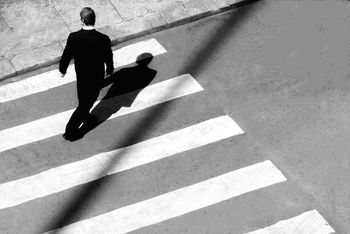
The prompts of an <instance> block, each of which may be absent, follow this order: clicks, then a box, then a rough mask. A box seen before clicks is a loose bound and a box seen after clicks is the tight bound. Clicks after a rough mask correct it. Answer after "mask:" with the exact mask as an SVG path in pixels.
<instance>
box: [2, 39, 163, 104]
mask: <svg viewBox="0 0 350 234" xmlns="http://www.w3.org/2000/svg"><path fill="white" fill-rule="evenodd" d="M166 52H167V51H166V49H164V47H163V46H162V45H161V44H159V42H158V41H157V40H156V39H154V38H152V39H149V40H146V41H141V42H138V43H135V44H132V45H128V46H125V47H123V48H121V49H119V50H115V51H113V61H114V67H115V68H118V67H121V66H125V65H128V64H131V63H134V62H135V61H136V58H137V56H139V55H140V54H142V53H151V54H152V55H153V56H156V55H161V54H164V53H166ZM74 81H75V72H74V65H70V66H69V67H68V69H67V74H66V76H65V77H64V78H62V77H60V74H59V71H58V70H57V69H56V70H52V71H49V72H45V73H42V74H39V75H35V76H32V77H29V78H27V79H24V80H21V81H18V82H14V83H9V84H6V85H3V86H0V103H1V102H2V103H3V102H8V101H11V100H15V99H18V98H21V97H25V96H28V95H31V94H35V93H38V92H43V91H45V90H48V89H52V88H55V87H58V86H61V85H64V84H68V83H71V82H74Z"/></svg>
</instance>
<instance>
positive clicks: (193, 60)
mask: <svg viewBox="0 0 350 234" xmlns="http://www.w3.org/2000/svg"><path fill="white" fill-rule="evenodd" d="M257 1H259V0H246V1H244V2H243V3H241V4H240V8H237V9H235V10H233V11H232V12H230V15H229V16H230V17H229V20H227V21H225V22H224V24H222V25H221V26H220V27H218V28H217V29H216V31H214V32H213V34H212V35H213V37H212V38H210V39H209V40H208V41H207V43H204V44H203V45H202V48H201V49H200V51H199V52H198V53H196V54H194V55H193V56H191V57H190V59H189V61H187V62H186V63H187V64H188V65H187V66H186V67H184V68H183V69H182V70H181V72H180V74H184V73H190V74H191V75H197V74H198V72H199V71H200V70H201V68H202V67H203V66H205V65H206V62H207V61H208V58H209V57H210V56H211V55H212V54H213V53H214V51H215V50H216V49H217V47H218V45H219V44H220V43H223V41H224V40H225V39H226V38H228V36H231V37H232V36H234V33H232V32H235V33H238V31H236V30H234V29H235V25H238V24H240V23H243V22H244V20H245V19H246V18H247V17H248V13H253V11H255V10H257V9H258V6H261V5H259V4H257V3H255V2H257ZM181 85H182V84H178V85H177V86H178V87H180V86H181ZM175 89H176V87H175ZM170 92H171V91H170ZM171 107H172V102H165V103H163V104H162V105H159V106H156V107H155V108H153V111H152V112H151V113H150V114H148V115H146V116H144V117H143V118H142V119H140V120H139V121H138V122H136V123H135V124H134V127H133V128H131V129H129V130H128V131H127V132H124V133H123V135H124V136H125V137H124V138H123V139H122V140H121V142H116V144H117V145H124V146H128V145H132V144H135V143H137V142H139V141H141V140H142V139H143V136H144V135H145V133H147V132H149V131H152V130H153V128H154V127H155V126H156V124H157V123H158V122H159V121H161V119H162V118H163V116H164V115H165V114H166V113H167V112H168V111H171ZM127 150H128V149H127V148H123V151H121V152H119V153H118V156H116V157H114V158H113V159H112V160H111V162H110V164H109V167H108V168H106V169H105V171H101V172H100V174H99V175H100V176H99V177H101V178H100V179H99V180H96V181H93V182H90V183H88V184H87V185H86V186H84V188H83V189H81V190H80V191H79V193H77V194H76V196H75V198H73V199H72V200H70V201H67V202H66V204H64V205H63V207H62V209H61V210H59V211H58V214H57V215H56V216H55V219H53V220H51V222H49V223H48V224H46V225H45V226H44V230H43V231H44V232H46V231H49V230H53V229H57V228H60V227H63V226H66V225H68V224H71V223H74V222H77V221H79V220H80V216H82V215H83V212H85V211H86V210H87V209H89V205H90V203H93V202H96V201H98V199H99V196H101V195H102V194H103V192H104V189H106V188H107V186H108V183H107V182H106V181H108V179H107V178H106V174H108V172H109V171H110V170H111V169H112V168H113V167H114V166H115V165H116V164H118V162H119V159H120V157H122V156H123V155H125V152H126V151H127ZM145 157H147V155H145ZM56 233H60V231H59V230H58V231H56Z"/></svg>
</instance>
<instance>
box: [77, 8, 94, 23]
mask: <svg viewBox="0 0 350 234" xmlns="http://www.w3.org/2000/svg"><path fill="white" fill-rule="evenodd" d="M80 19H81V21H82V22H83V23H84V24H85V25H88V26H89V25H91V26H94V25H95V19H96V15H95V12H94V10H93V9H91V8H90V7H84V8H83V9H82V10H81V11H80Z"/></svg>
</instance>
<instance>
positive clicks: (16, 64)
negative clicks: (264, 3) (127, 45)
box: [0, 0, 241, 85]
mask: <svg viewBox="0 0 350 234" xmlns="http://www.w3.org/2000/svg"><path fill="white" fill-rule="evenodd" d="M240 1H241V0H215V1H210V0H205V1H199V0H181V1H168V0H160V1H159V0H83V1H82V0H62V1H61V0H50V1H49V0H15V1H12V0H11V1H9V0H1V1H0V85H1V81H2V80H5V79H8V78H10V77H14V76H15V75H19V74H23V73H25V72H28V71H32V70H35V69H38V68H42V67H46V66H49V65H52V64H55V63H57V61H58V59H59V57H60V56H61V54H62V51H63V48H64V46H65V43H66V39H67V37H68V34H69V33H70V32H73V31H76V30H78V29H80V27H81V23H80V18H79V12H80V10H81V8H82V7H85V6H90V7H92V8H93V9H94V10H95V11H96V14H97V22H96V28H97V29H98V30H99V31H101V32H103V33H106V34H107V35H108V36H109V37H110V39H111V40H112V43H113V44H116V43H117V42H121V41H126V40H129V39H130V38H135V37H137V36H141V35H145V34H148V33H150V32H154V31H159V30H162V29H165V28H169V27H173V26H176V25H179V24H183V23H186V22H190V21H193V20H195V19H198V18H202V17H205V16H208V15H211V14H215V13H218V12H221V11H224V10H226V9H228V8H230V7H233V6H234V5H235V4H236V3H238V2H240Z"/></svg>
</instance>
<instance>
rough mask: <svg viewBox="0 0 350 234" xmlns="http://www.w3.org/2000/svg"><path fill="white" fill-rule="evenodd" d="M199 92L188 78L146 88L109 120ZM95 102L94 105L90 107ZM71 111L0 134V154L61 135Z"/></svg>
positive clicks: (178, 78) (188, 76) (200, 89)
mask: <svg viewBox="0 0 350 234" xmlns="http://www.w3.org/2000/svg"><path fill="white" fill-rule="evenodd" d="M202 90H203V88H202V87H201V86H200V84H198V83H197V81H196V80H195V79H194V78H193V77H192V76H191V75H189V74H185V75H181V76H178V77H175V78H172V79H169V80H166V81H162V82H159V83H156V84H154V85H150V86H147V87H146V88H144V89H143V90H142V91H141V92H140V93H139V94H138V95H137V97H136V99H135V100H134V102H133V103H132V105H131V106H130V107H122V108H121V109H120V110H118V112H116V113H115V114H113V115H111V116H110V117H109V119H112V118H116V117H119V116H122V115H126V114H130V113H132V112H136V111H139V110H142V109H145V108H147V107H151V106H153V105H156V104H160V103H163V102H166V101H170V100H172V99H175V98H179V97H183V96H186V95H189V94H193V93H196V92H199V91H202ZM116 99H118V97H116ZM98 103H99V102H96V103H95V105H94V106H96V105H97V104H98ZM73 111H74V110H69V111H65V112H61V113H58V114H55V115H51V116H48V117H45V118H41V119H38V120H35V121H32V122H29V123H25V124H22V125H18V126H15V127H12V128H8V129H5V130H2V131H0V152H2V151H6V150H9V149H12V148H15V147H18V146H22V145H25V144H28V143H33V142H36V141H40V140H43V139H46V138H49V137H52V136H55V135H58V134H61V133H63V132H64V129H65V125H66V124H67V122H68V120H69V118H70V116H71V115H72V113H73Z"/></svg>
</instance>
